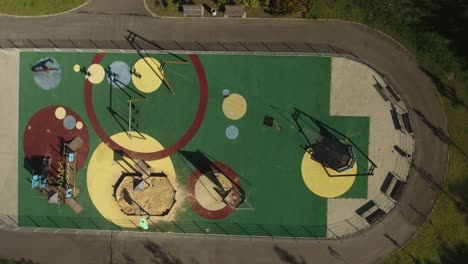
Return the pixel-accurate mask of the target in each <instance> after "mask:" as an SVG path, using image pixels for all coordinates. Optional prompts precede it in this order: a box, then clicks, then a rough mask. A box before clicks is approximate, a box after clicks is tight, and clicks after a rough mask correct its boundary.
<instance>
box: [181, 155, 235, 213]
mask: <svg viewBox="0 0 468 264" xmlns="http://www.w3.org/2000/svg"><path fill="white" fill-rule="evenodd" d="M210 168H211V170H212V171H213V172H220V173H223V174H224V175H226V176H227V177H228V178H229V179H230V180H231V181H233V183H234V184H235V185H237V186H238V187H240V180H239V177H238V176H237V174H236V173H235V172H234V171H233V170H232V169H231V168H229V167H228V166H226V165H225V164H223V163H221V162H217V161H214V162H213V163H212V165H211V166H210ZM202 174H203V173H202V172H200V171H199V170H197V169H195V170H194V171H193V172H192V174H191V175H190V178H189V180H188V183H187V200H188V202H189V203H190V205H191V206H192V209H193V210H194V211H195V212H196V213H197V214H198V215H200V216H201V217H204V218H207V219H213V220H219V219H223V218H226V217H227V216H228V215H230V214H231V213H232V212H233V211H234V209H232V208H231V207H230V206H229V205H226V206H225V207H224V208H223V209H220V210H217V211H211V210H208V209H206V208H205V207H203V206H202V205H201V204H200V203H199V202H198V200H197V197H196V196H195V184H196V183H197V181H198V178H200V176H201V175H202Z"/></svg>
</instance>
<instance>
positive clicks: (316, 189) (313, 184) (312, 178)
mask: <svg viewBox="0 0 468 264" xmlns="http://www.w3.org/2000/svg"><path fill="white" fill-rule="evenodd" d="M327 170H328V172H329V173H330V174H331V175H343V174H356V172H357V163H354V166H353V167H352V168H351V169H349V170H346V171H343V172H341V173H339V172H336V171H334V170H332V169H330V168H327ZM301 171H302V179H303V180H304V182H305V184H306V186H307V188H309V190H311V191H312V192H313V193H315V194H316V195H318V196H322V197H326V198H335V197H338V196H340V195H342V194H344V193H346V192H347V191H348V190H349V188H351V186H352V185H353V183H354V179H355V178H356V176H342V177H336V176H335V177H330V176H328V174H327V172H326V171H325V168H324V167H323V166H322V164H320V163H318V162H316V161H315V160H312V159H311V158H310V154H309V153H307V152H306V153H305V154H304V157H303V158H302V166H301Z"/></svg>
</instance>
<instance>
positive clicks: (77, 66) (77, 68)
mask: <svg viewBox="0 0 468 264" xmlns="http://www.w3.org/2000/svg"><path fill="white" fill-rule="evenodd" d="M73 70H74V71H75V72H79V71H80V65H78V64H75V65H73Z"/></svg>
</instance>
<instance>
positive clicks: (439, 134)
mask: <svg viewBox="0 0 468 264" xmlns="http://www.w3.org/2000/svg"><path fill="white" fill-rule="evenodd" d="M413 110H414V112H415V113H416V115H417V116H418V117H419V119H420V120H421V121H422V122H423V123H424V124H425V125H426V126H427V127H428V128H429V129H431V131H432V133H433V134H434V136H435V137H436V138H437V139H438V140H439V141H440V142H442V143H444V144H448V145H452V146H453V147H454V148H455V149H457V150H458V151H459V152H460V153H461V154H462V155H463V156H464V157H465V158H468V154H467V153H466V152H465V150H463V149H462V148H461V147H460V146H458V145H457V144H455V142H453V141H452V140H451V139H450V137H449V136H448V135H447V134H446V133H445V132H444V130H443V129H442V128H440V127H436V126H435V125H434V124H432V122H431V121H429V120H428V119H427V117H426V116H425V115H424V114H423V113H422V112H421V111H419V109H417V108H414V107H413Z"/></svg>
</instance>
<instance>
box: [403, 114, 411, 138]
mask: <svg viewBox="0 0 468 264" xmlns="http://www.w3.org/2000/svg"><path fill="white" fill-rule="evenodd" d="M401 118H402V119H403V125H404V126H405V128H406V131H408V132H409V133H410V134H411V133H413V126H412V125H411V121H410V118H409V114H408V113H404V114H402V115H401Z"/></svg>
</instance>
